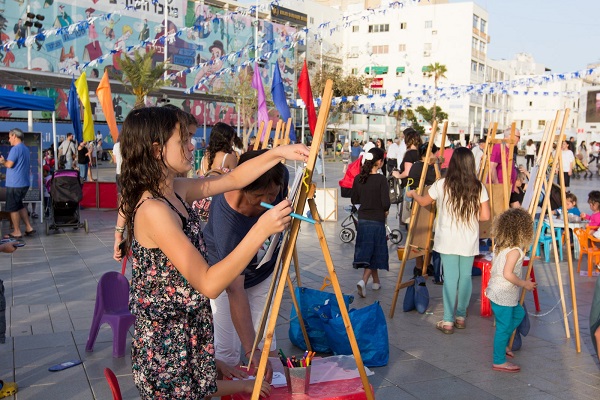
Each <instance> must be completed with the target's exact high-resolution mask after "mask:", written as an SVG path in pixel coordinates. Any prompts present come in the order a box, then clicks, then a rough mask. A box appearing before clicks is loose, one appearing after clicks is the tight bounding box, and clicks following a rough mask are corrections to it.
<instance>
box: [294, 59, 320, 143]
mask: <svg viewBox="0 0 600 400" xmlns="http://www.w3.org/2000/svg"><path fill="white" fill-rule="evenodd" d="M298 93H299V94H300V97H301V98H302V101H304V104H305V105H306V111H307V112H308V127H309V128H310V133H311V134H313V135H314V133H315V127H316V126H317V113H316V111H315V104H314V103H313V95H312V90H311V89H310V79H309V77H308V68H307V67H306V60H304V65H303V66H302V72H301V73H300V79H298Z"/></svg>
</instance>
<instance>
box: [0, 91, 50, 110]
mask: <svg viewBox="0 0 600 400" xmlns="http://www.w3.org/2000/svg"><path fill="white" fill-rule="evenodd" d="M0 110H3V111H4V110H32V111H54V110H55V106H54V100H53V99H51V98H50V97H44V96H34V95H32V94H23V93H17V92H13V91H12V90H7V89H3V88H0Z"/></svg>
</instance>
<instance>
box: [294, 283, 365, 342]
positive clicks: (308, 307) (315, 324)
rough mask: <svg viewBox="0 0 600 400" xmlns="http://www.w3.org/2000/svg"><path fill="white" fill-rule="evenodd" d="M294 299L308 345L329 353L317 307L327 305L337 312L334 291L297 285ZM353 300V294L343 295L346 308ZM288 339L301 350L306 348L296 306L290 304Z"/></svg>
mask: <svg viewBox="0 0 600 400" xmlns="http://www.w3.org/2000/svg"><path fill="white" fill-rule="evenodd" d="M294 292H295V294H296V299H297V300H298V307H299V308H300V312H301V313H302V318H303V320H304V326H305V328H306V333H307V334H308V339H309V340H310V345H311V347H312V350H313V351H316V352H318V353H331V352H332V351H331V348H330V347H329V342H328V340H327V337H325V331H324V328H323V322H321V318H320V317H319V312H320V311H319V309H320V307H321V306H324V305H328V306H330V307H331V308H332V310H333V312H334V313H338V314H339V307H338V303H337V299H336V298H335V293H329V292H322V291H320V290H315V289H309V288H305V287H297V288H296V289H295V291H294ZM353 301H354V296H350V295H344V303H346V309H348V308H349V307H350V303H352V302H353ZM288 333H289V337H290V341H291V342H292V343H293V344H294V345H295V346H296V347H299V348H301V349H302V350H307V349H308V347H307V346H306V342H305V340H304V336H303V335H302V329H300V323H299V322H298V315H297V314H296V307H294V306H292V311H291V313H290V329H289V331H288Z"/></svg>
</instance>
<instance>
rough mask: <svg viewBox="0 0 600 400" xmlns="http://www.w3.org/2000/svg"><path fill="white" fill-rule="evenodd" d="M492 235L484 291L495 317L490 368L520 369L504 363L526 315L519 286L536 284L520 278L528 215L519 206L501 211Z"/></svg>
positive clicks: (530, 227)
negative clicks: (513, 335) (491, 248)
mask: <svg viewBox="0 0 600 400" xmlns="http://www.w3.org/2000/svg"><path fill="white" fill-rule="evenodd" d="M492 235H493V237H494V240H495V243H496V247H495V248H494V258H493V260H492V271H491V277H490V281H489V283H488V287H487V289H486V291H485V295H486V296H487V297H488V298H489V299H490V301H491V303H492V310H493V311H494V315H495V316H496V334H495V335H494V363H493V366H492V368H493V369H494V370H495V371H501V372H519V371H520V370H521V368H520V367H519V366H517V365H515V364H513V363H510V362H507V361H506V357H509V358H513V357H514V354H513V352H512V351H511V350H510V348H508V347H507V345H508V342H509V340H510V336H511V335H512V333H513V331H514V330H515V329H517V327H518V326H519V324H520V323H521V321H522V320H523V317H525V310H524V309H523V307H522V306H521V305H520V304H519V297H520V295H521V288H525V289H526V290H533V288H535V286H536V284H535V282H531V280H523V279H521V275H522V267H523V258H524V257H525V252H524V249H525V248H526V247H527V246H529V245H530V244H531V239H532V237H533V220H532V219H531V215H529V213H528V212H527V211H525V210H524V209H522V208H511V209H509V210H507V211H505V212H503V213H502V214H500V215H499V216H498V217H497V218H496V220H495V221H494V226H493V228H492Z"/></svg>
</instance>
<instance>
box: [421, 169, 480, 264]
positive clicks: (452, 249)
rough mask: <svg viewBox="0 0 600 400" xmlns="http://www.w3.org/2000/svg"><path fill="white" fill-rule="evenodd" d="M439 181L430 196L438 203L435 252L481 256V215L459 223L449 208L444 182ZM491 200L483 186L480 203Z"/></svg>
mask: <svg viewBox="0 0 600 400" xmlns="http://www.w3.org/2000/svg"><path fill="white" fill-rule="evenodd" d="M445 181H446V178H442V179H438V180H437V181H435V183H434V184H433V185H431V187H430V188H429V196H431V198H432V199H433V200H435V201H436V203H435V204H436V207H437V216H436V219H435V238H434V242H433V250H435V251H437V252H438V253H442V254H455V255H459V256H465V257H470V256H476V255H478V254H479V213H477V214H476V215H473V217H472V218H471V221H469V223H464V222H459V221H457V220H456V218H455V217H454V216H453V215H452V214H451V213H450V210H449V209H448V207H447V204H446V199H445V194H444V182H445ZM488 200H489V197H488V193H487V190H485V186H483V185H482V186H481V194H480V196H479V201H480V203H484V202H486V201H488Z"/></svg>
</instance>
